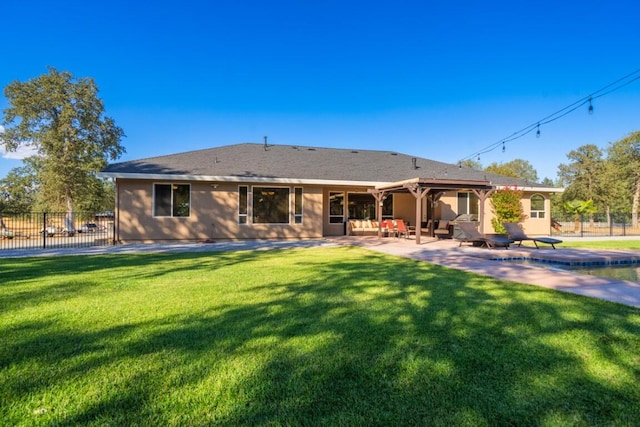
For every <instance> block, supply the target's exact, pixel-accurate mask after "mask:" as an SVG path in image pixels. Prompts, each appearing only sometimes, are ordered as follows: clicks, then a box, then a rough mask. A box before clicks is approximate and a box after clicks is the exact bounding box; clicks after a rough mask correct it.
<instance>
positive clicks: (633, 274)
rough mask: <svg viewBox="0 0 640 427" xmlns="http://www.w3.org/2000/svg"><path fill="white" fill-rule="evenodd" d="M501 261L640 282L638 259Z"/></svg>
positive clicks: (639, 263)
mask: <svg viewBox="0 0 640 427" xmlns="http://www.w3.org/2000/svg"><path fill="white" fill-rule="evenodd" d="M500 261H502V262H514V263H517V264H526V265H533V266H536V267H544V268H548V269H550V270H562V271H571V272H574V273H580V274H588V275H590V276H599V277H607V278H610V279H616V280H627V281H630V282H636V283H640V262H638V260H631V261H623V262H618V263H615V264H605V263H593V264H590V265H589V264H588V263H582V264H581V265H577V264H570V263H559V262H550V261H537V260H531V259H501V260H500Z"/></svg>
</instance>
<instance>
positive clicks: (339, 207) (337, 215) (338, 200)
mask: <svg viewBox="0 0 640 427" xmlns="http://www.w3.org/2000/svg"><path fill="white" fill-rule="evenodd" d="M329 222H330V223H331V224H339V223H342V222H344V193H343V192H342V191H330V192H329Z"/></svg>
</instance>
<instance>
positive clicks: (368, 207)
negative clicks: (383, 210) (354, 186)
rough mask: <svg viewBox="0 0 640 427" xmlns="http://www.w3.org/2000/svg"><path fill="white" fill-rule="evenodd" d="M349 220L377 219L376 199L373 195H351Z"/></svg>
mask: <svg viewBox="0 0 640 427" xmlns="http://www.w3.org/2000/svg"><path fill="white" fill-rule="evenodd" d="M349 218H352V219H375V218H376V199H375V198H374V197H373V196H372V195H371V194H365V193H349Z"/></svg>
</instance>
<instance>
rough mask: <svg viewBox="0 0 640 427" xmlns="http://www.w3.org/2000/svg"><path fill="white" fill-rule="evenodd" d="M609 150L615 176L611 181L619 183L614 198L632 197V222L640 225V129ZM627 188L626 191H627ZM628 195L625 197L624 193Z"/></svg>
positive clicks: (614, 144)
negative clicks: (639, 213) (639, 216)
mask: <svg viewBox="0 0 640 427" xmlns="http://www.w3.org/2000/svg"><path fill="white" fill-rule="evenodd" d="M607 152H608V154H609V157H608V160H609V162H610V163H611V166H612V167H611V171H612V173H614V174H615V177H614V179H613V180H611V181H610V182H613V183H615V184H617V186H616V187H614V188H613V190H614V191H615V194H614V195H615V196H616V197H614V199H615V200H617V201H627V200H629V199H631V223H632V225H633V226H634V227H637V226H638V211H639V210H640V131H636V132H633V133H631V134H629V135H627V136H626V137H624V138H622V139H621V140H619V141H616V142H614V143H612V144H610V145H609V147H608V149H607ZM625 190H626V191H625ZM625 194H626V195H627V197H625V196H624V195H625Z"/></svg>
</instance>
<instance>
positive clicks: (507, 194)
mask: <svg viewBox="0 0 640 427" xmlns="http://www.w3.org/2000/svg"><path fill="white" fill-rule="evenodd" d="M523 193H524V192H523V191H522V190H518V187H517V186H516V187H513V188H512V187H508V186H507V187H505V188H504V189H501V190H496V191H495V192H494V193H493V194H492V195H491V208H492V209H493V213H494V217H493V219H492V220H491V225H493V229H494V230H495V232H496V233H501V234H502V233H506V230H505V229H504V227H503V226H502V223H503V222H515V223H518V222H522V221H524V220H525V219H527V216H526V215H525V214H524V208H523V207H522V202H521V200H522V195H523Z"/></svg>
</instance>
